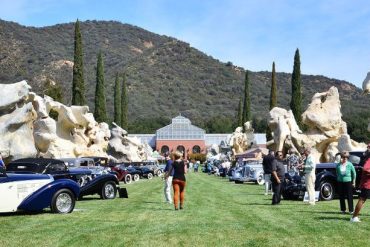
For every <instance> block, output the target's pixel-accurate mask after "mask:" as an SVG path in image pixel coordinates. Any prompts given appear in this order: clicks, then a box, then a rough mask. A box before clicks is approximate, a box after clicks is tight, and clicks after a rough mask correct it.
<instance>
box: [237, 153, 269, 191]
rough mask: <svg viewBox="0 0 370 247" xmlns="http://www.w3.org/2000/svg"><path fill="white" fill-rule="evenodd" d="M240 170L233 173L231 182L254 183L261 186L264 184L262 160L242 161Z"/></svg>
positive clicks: (248, 159) (249, 159)
mask: <svg viewBox="0 0 370 247" xmlns="http://www.w3.org/2000/svg"><path fill="white" fill-rule="evenodd" d="M242 162H243V163H242V164H241V165H240V169H238V170H237V172H235V173H234V174H235V175H234V177H233V181H234V182H235V183H237V184H241V183H244V182H255V183H256V184H259V185H263V184H264V183H265V179H264V173H263V167H262V160H261V159H255V158H247V159H243V161H242Z"/></svg>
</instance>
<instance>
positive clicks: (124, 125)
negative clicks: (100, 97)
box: [121, 74, 128, 130]
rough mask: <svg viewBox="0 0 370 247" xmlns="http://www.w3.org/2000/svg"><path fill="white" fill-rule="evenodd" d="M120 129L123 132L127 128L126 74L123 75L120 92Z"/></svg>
mask: <svg viewBox="0 0 370 247" xmlns="http://www.w3.org/2000/svg"><path fill="white" fill-rule="evenodd" d="M121 109H122V111H121V113H122V116H121V127H122V128H123V129H125V130H127V128H128V116H127V112H128V95H127V83H126V74H123V81H122V91H121Z"/></svg>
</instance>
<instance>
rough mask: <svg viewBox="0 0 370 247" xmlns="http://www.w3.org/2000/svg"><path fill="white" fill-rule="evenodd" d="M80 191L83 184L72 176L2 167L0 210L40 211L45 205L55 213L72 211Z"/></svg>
mask: <svg viewBox="0 0 370 247" xmlns="http://www.w3.org/2000/svg"><path fill="white" fill-rule="evenodd" d="M79 194H80V186H79V185H78V184H77V183H76V182H74V181H72V180H70V179H59V180H54V178H53V177H52V176H50V175H43V174H12V173H6V172H5V169H4V168H3V167H0V213H8V212H16V211H26V212H40V211H42V210H43V209H44V208H46V207H50V209H51V211H52V212H53V213H60V214H66V213H71V212H72V211H73V209H74V207H75V202H76V198H78V196H79Z"/></svg>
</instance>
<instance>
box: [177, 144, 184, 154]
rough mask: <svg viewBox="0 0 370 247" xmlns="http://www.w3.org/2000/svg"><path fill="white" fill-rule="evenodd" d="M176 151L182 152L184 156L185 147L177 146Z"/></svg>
mask: <svg viewBox="0 0 370 247" xmlns="http://www.w3.org/2000/svg"><path fill="white" fill-rule="evenodd" d="M176 150H177V151H180V152H182V153H183V154H184V155H185V147H184V146H182V145H180V146H177V148H176Z"/></svg>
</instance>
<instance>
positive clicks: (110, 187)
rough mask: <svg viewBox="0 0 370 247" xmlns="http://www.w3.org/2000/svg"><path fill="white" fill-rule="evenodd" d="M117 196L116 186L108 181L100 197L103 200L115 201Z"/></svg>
mask: <svg viewBox="0 0 370 247" xmlns="http://www.w3.org/2000/svg"><path fill="white" fill-rule="evenodd" d="M116 194H117V187H116V184H115V183H114V182H112V181H108V182H106V183H105V184H104V186H103V188H102V189H101V194H100V197H101V198H102V199H103V200H106V199H114V198H116Z"/></svg>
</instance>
